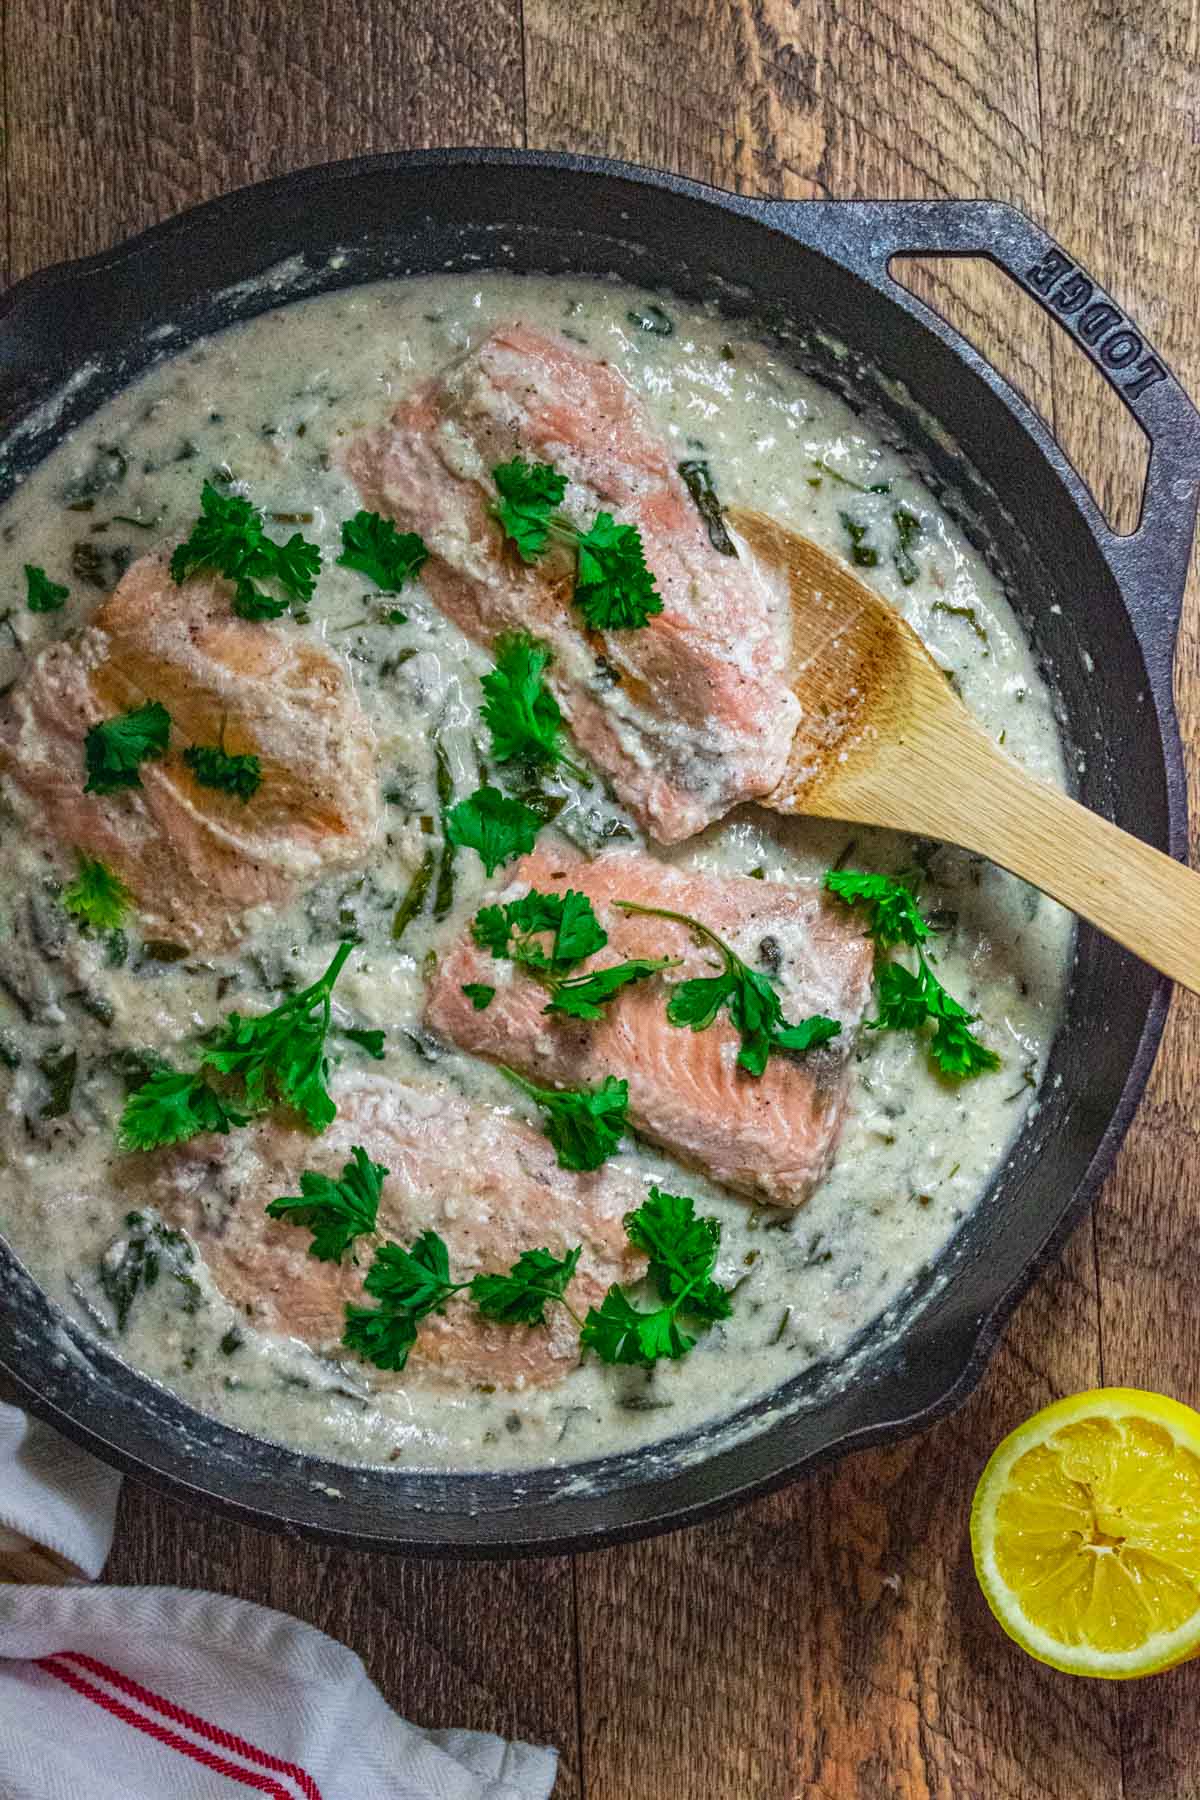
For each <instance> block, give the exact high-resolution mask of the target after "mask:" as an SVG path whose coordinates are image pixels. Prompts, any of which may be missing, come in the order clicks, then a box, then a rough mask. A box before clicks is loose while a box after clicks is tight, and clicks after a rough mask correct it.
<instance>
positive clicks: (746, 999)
mask: <svg viewBox="0 0 1200 1800" xmlns="http://www.w3.org/2000/svg"><path fill="white" fill-rule="evenodd" d="M613 905H614V906H616V907H618V908H619V909H620V911H621V912H625V913H637V914H640V915H641V916H643V917H647V918H654V919H672V920H674V922H675V923H676V924H677V925H686V926H687V928H688V930H689V931H690V932H691V933H692V935H693V936H694V937H696V938H697V939H699V941H700V942H701V943H702V944H708V945H710V946H711V947H712V948H713V949H714V950H716V951H717V953H718V954H719V956H720V958H721V962H722V968H721V970H720V972H719V973H718V974H716V975H699V976H696V977H694V978H693V979H692V980H690V981H681V982H680V983H679V985H678V986H677V987H676V988H675V989H674V991H673V992H672V994H671V998H670V1000H669V1001H668V1003H667V1018H668V1019H669V1020H670V1022H671V1024H672V1025H686V1026H687V1027H688V1028H689V1029H690V1030H692V1031H707V1030H708V1027H709V1026H710V1025H712V1024H713V1023H714V1022H715V1021H716V1018H717V1015H718V1013H720V1011H721V1009H722V1008H725V1009H726V1010H727V1012H728V1014H729V1018H730V1022H731V1023H732V1025H733V1027H734V1029H735V1030H736V1031H737V1033H738V1035H739V1037H740V1038H741V1040H742V1042H741V1048H740V1050H739V1051H738V1059H737V1060H738V1067H739V1068H742V1069H745V1070H746V1072H747V1073H748V1074H750V1075H755V1076H758V1075H761V1074H762V1073H763V1071H764V1069H765V1068H766V1066H767V1060H768V1058H769V1057H770V1055H771V1052H772V1051H773V1050H774V1051H792V1052H800V1051H804V1050H811V1049H813V1048H814V1046H816V1045H817V1044H825V1043H828V1041H829V1039H830V1038H834V1037H837V1036H838V1035H839V1033H840V1032H841V1029H842V1028H841V1025H840V1024H839V1023H838V1021H837V1020H836V1019H828V1018H826V1017H825V1015H824V1013H812V1014H810V1016H809V1017H808V1018H806V1019H801V1020H800V1021H799V1023H798V1024H796V1025H789V1024H788V1023H787V1021H786V1020H785V1019H784V1016H783V1003H782V1001H781V1000H780V997H779V991H778V989H777V988H776V987H775V984H774V983H773V982H772V981H771V979H770V977H769V976H767V975H763V974H760V973H759V971H758V970H757V969H752V968H750V966H749V965H748V964H747V963H745V962H743V961H742V959H741V957H740V956H739V955H738V954H737V952H736V950H732V949H730V947H729V945H728V944H727V943H726V942H725V940H724V939H723V938H720V937H718V936H717V934H716V932H715V931H712V930H711V929H710V928H709V927H708V926H707V925H705V924H703V923H702V921H701V920H699V919H694V918H693V917H692V916H691V915H690V914H689V913H680V912H672V911H671V910H670V909H669V908H667V907H664V906H642V905H640V904H639V903H638V902H637V901H634V900H614V901H613Z"/></svg>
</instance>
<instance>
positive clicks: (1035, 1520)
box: [971, 1388, 1200, 1678]
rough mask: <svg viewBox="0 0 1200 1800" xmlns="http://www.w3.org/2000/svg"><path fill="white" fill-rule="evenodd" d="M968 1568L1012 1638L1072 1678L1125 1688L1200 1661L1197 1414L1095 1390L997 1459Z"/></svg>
mask: <svg viewBox="0 0 1200 1800" xmlns="http://www.w3.org/2000/svg"><path fill="white" fill-rule="evenodd" d="M971 1539H972V1547H973V1550H974V1555H975V1568H976V1572H977V1574H978V1576H979V1580H980V1583H981V1585H982V1587H983V1591H984V1594H985V1595H986V1597H987V1600H988V1604H989V1605H990V1606H991V1608H992V1611H993V1612H994V1613H995V1615H996V1617H997V1618H998V1619H999V1621H1000V1623H1001V1624H1002V1625H1003V1626H1004V1629H1005V1630H1006V1631H1007V1632H1008V1633H1009V1635H1010V1636H1011V1637H1013V1638H1015V1639H1016V1641H1017V1642H1018V1643H1019V1644H1021V1645H1022V1647H1023V1648H1024V1649H1026V1650H1028V1651H1029V1652H1030V1653H1031V1654H1032V1655H1033V1656H1036V1657H1039V1658H1040V1659H1041V1660H1042V1661H1043V1662H1048V1663H1051V1664H1052V1665H1053V1666H1054V1667H1055V1668H1059V1669H1064V1670H1067V1671H1069V1672H1070V1673H1073V1674H1080V1675H1101V1676H1108V1677H1110V1678H1123V1677H1130V1676H1136V1675H1147V1674H1151V1673H1153V1672H1155V1671H1156V1670H1159V1669H1164V1668H1169V1667H1171V1666H1172V1665H1173V1664H1174V1663H1177V1662H1182V1661H1184V1660H1185V1659H1186V1658H1188V1657H1190V1656H1194V1655H1195V1654H1196V1653H1197V1651H1198V1650H1200V1414H1198V1413H1196V1412H1193V1410H1192V1409H1191V1408H1190V1407H1188V1406H1183V1405H1181V1404H1180V1403H1179V1402H1178V1401H1175V1400H1168V1399H1166V1398H1165V1397H1164V1396H1163V1395H1160V1394H1149V1393H1143V1392H1140V1391H1139V1390H1137V1389H1133V1388H1099V1389H1096V1390H1094V1391H1093V1392H1091V1393H1086V1394H1077V1395H1074V1396H1072V1398H1070V1399H1068V1400H1061V1401H1059V1402H1057V1403H1056V1404H1055V1405H1054V1406H1049V1407H1046V1408H1045V1410H1044V1411H1042V1412H1040V1413H1037V1414H1035V1415H1034V1417H1033V1418H1032V1419H1029V1420H1027V1421H1026V1423H1025V1424H1024V1425H1021V1426H1019V1427H1018V1429H1017V1430H1016V1431H1014V1432H1013V1433H1012V1434H1011V1435H1010V1436H1009V1437H1007V1438H1005V1440H1004V1442H1003V1443H1002V1444H1001V1445H1000V1447H999V1448H998V1449H997V1451H996V1453H995V1455H994V1456H993V1457H992V1459H991V1461H990V1462H989V1463H988V1466H987V1468H986V1469H985V1470H984V1473H983V1476H982V1478H981V1479H980V1483H979V1486H978V1488H977V1489H976V1493H975V1503H974V1507H973V1509H972V1515H971Z"/></svg>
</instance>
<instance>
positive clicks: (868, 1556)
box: [525, 0, 1121, 1800]
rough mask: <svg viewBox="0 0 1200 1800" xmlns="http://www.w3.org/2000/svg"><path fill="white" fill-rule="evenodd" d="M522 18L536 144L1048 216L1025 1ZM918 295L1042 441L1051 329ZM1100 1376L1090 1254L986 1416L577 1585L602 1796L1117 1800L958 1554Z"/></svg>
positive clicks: (978, 1402) (963, 278) (1094, 1736)
mask: <svg viewBox="0 0 1200 1800" xmlns="http://www.w3.org/2000/svg"><path fill="white" fill-rule="evenodd" d="M525 21H526V34H527V57H528V78H527V88H528V96H529V114H528V130H529V141H530V142H531V144H536V145H540V146H546V147H555V148H567V149H575V150H591V151H600V150H604V151H607V152H608V153H610V154H617V155H624V156H628V157H631V158H634V159H639V160H644V161H649V162H657V163H660V164H667V165H668V166H671V167H674V168H676V169H679V170H680V171H681V172H684V173H687V174H690V175H693V176H697V177H700V178H703V179H707V180H712V181H716V182H717V183H719V184H721V185H725V186H732V187H735V188H738V189H741V190H745V191H763V192H770V193H774V194H784V195H791V196H795V197H798V198H804V197H809V196H820V195H831V196H835V197H839V198H851V197H855V196H861V195H873V196H887V195H891V194H894V195H906V196H908V195H916V196H922V195H928V196H938V195H944V194H952V193H957V194H962V195H979V196H987V197H991V198H1000V199H1009V200H1011V201H1013V202H1014V203H1016V204H1018V205H1021V206H1024V207H1025V208H1027V209H1028V210H1030V211H1031V212H1033V213H1034V214H1041V213H1042V212H1043V210H1044V197H1043V194H1042V189H1041V144H1040V118H1039V109H1038V87H1037V65H1036V41H1035V18H1034V11H1033V6H1032V4H1020V3H1017V4H1000V5H994V4H974V3H973V0H955V3H954V4H951V5H949V6H935V5H932V4H926V3H925V0H918V4H917V5H915V6H914V5H903V6H902V5H901V4H900V3H899V0H889V3H888V4H885V5H881V6H868V5H865V4H862V3H861V0H857V3H853V4H850V5H848V6H847V5H839V6H837V7H836V8H835V7H834V6H833V5H832V4H830V5H823V4H818V3H816V0H808V3H807V4H804V5H801V6H794V5H786V4H783V3H782V0H704V3H702V4H700V5H699V6H693V5H690V4H686V3H685V0H664V3H662V4H658V5H649V4H633V5H629V4H625V5H618V4H616V3H615V0H572V3H569V4H568V3H567V0H526V7H525ZM910 277H911V280H912V285H913V286H914V288H915V289H916V290H917V291H919V292H921V293H922V295H923V297H925V298H927V299H929V300H930V302H931V303H932V304H933V305H935V306H936V307H938V309H939V310H942V311H943V312H945V313H946V314H947V316H949V317H951V318H952V320H953V322H954V323H956V324H957V325H958V326H959V328H960V329H962V330H964V331H965V333H966V335H968V336H969V337H971V338H972V339H973V340H974V341H975V342H976V343H978V344H979V345H980V347H981V348H982V349H984V350H985V351H986V353H987V354H989V355H990V356H991V357H992V359H993V360H994V361H995V362H996V363H997V364H998V366H999V367H1001V368H1002V369H1003V370H1004V372H1005V373H1006V374H1008V376H1009V378H1010V379H1012V380H1014V381H1015V382H1016V384H1017V385H1018V386H1019V387H1021V388H1022V389H1023V390H1024V391H1025V392H1026V393H1027V394H1028V396H1029V398H1030V399H1031V401H1032V402H1033V404H1035V405H1037V406H1038V407H1039V409H1040V410H1042V411H1043V412H1044V413H1045V414H1046V415H1047V416H1050V415H1052V411H1053V390H1052V385H1051V369H1052V365H1051V360H1050V339H1051V328H1050V327H1049V325H1048V324H1047V322H1046V321H1045V320H1044V319H1042V318H1041V317H1040V316H1039V315H1038V314H1036V313H1034V312H1032V311H1031V310H1028V309H1023V308H1022V307H1020V306H1019V305H1015V304H1014V302H1013V294H1012V289H1011V288H1010V287H1009V285H1008V284H1007V282H1006V281H1005V280H1004V278H1003V277H1001V276H999V275H998V274H997V273H996V272H995V271H994V270H991V269H990V268H988V267H987V266H986V265H982V264H976V263H971V264H969V265H957V264H956V265H946V264H941V265H938V266H936V267H934V268H925V269H923V270H914V271H909V272H908V273H907V274H906V279H907V278H910ZM1099 1368H1100V1364H1099V1350H1098V1316H1097V1294H1096V1284H1095V1263H1094V1249H1093V1242H1092V1233H1091V1230H1090V1229H1089V1228H1085V1230H1084V1231H1082V1232H1081V1233H1080V1234H1079V1235H1078V1236H1077V1237H1076V1239H1075V1241H1074V1243H1073V1244H1072V1245H1071V1246H1070V1248H1069V1250H1068V1253H1067V1255H1066V1257H1065V1258H1064V1260H1063V1262H1062V1264H1061V1265H1060V1266H1059V1267H1058V1268H1057V1269H1056V1270H1053V1271H1051V1272H1050V1273H1049V1274H1048V1275H1047V1276H1046V1277H1045V1278H1044V1280H1043V1281H1042V1282H1041V1283H1040V1284H1039V1285H1038V1286H1037V1287H1036V1288H1035V1290H1034V1291H1033V1293H1032V1294H1031V1295H1030V1297H1029V1299H1028V1300H1027V1301H1026V1303H1025V1304H1024V1306H1023V1307H1022V1309H1021V1310H1020V1312H1019V1314H1018V1316H1017V1318H1016V1320H1015V1321H1014V1324H1013V1326H1012V1328H1011V1330H1010V1333H1009V1336H1008V1339H1007V1341H1006V1343H1005V1345H1004V1347H1003V1348H1002V1350H1001V1351H1000V1353H999V1354H998V1356H997V1357H996V1359H995V1362H994V1364H993V1366H992V1369H991V1371H990V1373H989V1376H988V1378H987V1380H986V1382H985V1383H984V1386H983V1388H982V1389H981V1391H980V1393H979V1395H977V1396H976V1398H975V1399H974V1400H973V1401H972V1403H971V1404H970V1405H969V1407H968V1408H967V1409H966V1410H965V1411H964V1412H962V1413H960V1414H959V1415H958V1416H957V1417H956V1418H955V1419H953V1420H952V1421H949V1422H947V1423H946V1424H944V1425H942V1426H940V1427H939V1428H937V1429H936V1430H935V1431H933V1432H931V1433H930V1434H929V1435H928V1436H927V1437H925V1438H923V1439H922V1440H920V1441H919V1443H917V1444H915V1445H906V1446H901V1447H900V1448H899V1449H897V1450H893V1451H888V1452H881V1453H878V1454H873V1455H866V1456H862V1457H858V1458H855V1459H852V1460H851V1461H850V1462H848V1463H847V1464H845V1465H844V1466H843V1467H841V1468H839V1469H837V1470H834V1471H832V1472H830V1473H827V1474H825V1475H822V1476H821V1477H819V1478H818V1479H817V1480H815V1481H813V1482H811V1483H809V1484H807V1485H805V1486H802V1487H799V1488H796V1489H793V1490H792V1491H791V1492H789V1493H785V1494H783V1495H780V1496H777V1497H775V1498H773V1499H772V1500H769V1501H766V1502H764V1503H762V1504H760V1505H758V1506H755V1507H752V1508H749V1509H747V1510H746V1511H743V1512H742V1513H740V1514H738V1515H737V1516H736V1517H734V1518H731V1519H730V1520H728V1521H720V1522H718V1523H716V1524H714V1525H712V1526H709V1527H706V1528H703V1529H701V1530H699V1531H695V1532H690V1533H687V1534H686V1535H682V1536H678V1537H673V1538H668V1539H665V1540H659V1541H657V1542H655V1543H652V1544H648V1545H643V1546H635V1547H633V1548H630V1549H623V1550H617V1551H612V1552H608V1553H604V1554H602V1555H600V1556H596V1557H591V1558H587V1559H584V1560H583V1561H582V1562H581V1563H580V1565H579V1572H578V1585H579V1596H580V1627H581V1654H582V1667H583V1691H584V1695H585V1716H584V1769H585V1775H586V1786H587V1793H588V1795H589V1800H655V1797H656V1796H658V1795H660V1794H665V1793H671V1794H673V1795H675V1796H677V1797H678V1800H693V1797H695V1800H777V1797H779V1796H783V1795H788V1796H801V1795H803V1796H805V1797H806V1800H807V1797H809V1796H811V1797H812V1800H818V1797H821V1796H829V1797H831V1800H891V1797H892V1796H900V1795H903V1796H904V1797H905V1800H910V1797H911V1800H963V1797H965V1796H967V1795H971V1796H974V1795H976V1794H978V1795H980V1796H982V1795H984V1794H986V1795H988V1796H989V1800H990V1797H991V1796H993V1795H994V1796H1006V1797H1008V1800H1034V1797H1035V1796H1037V1797H1039V1800H1045V1797H1046V1796H1054V1797H1055V1800H1060V1797H1061V1800H1075V1797H1076V1796H1078V1795H1080V1794H1084V1793H1086V1794H1088V1795H1089V1796H1092V1797H1094V1800H1116V1797H1117V1796H1118V1795H1119V1794H1120V1792H1121V1769H1120V1754H1119V1745H1118V1730H1117V1713H1116V1703H1115V1700H1114V1697H1113V1695H1112V1694H1111V1692H1110V1691H1108V1690H1105V1689H1099V1688H1093V1687H1087V1686H1085V1685H1083V1684H1078V1683H1076V1684H1071V1685H1070V1686H1069V1687H1068V1686H1067V1684H1064V1683H1063V1682H1061V1681H1060V1680H1059V1679H1058V1678H1056V1677H1055V1676H1053V1675H1052V1674H1049V1673H1048V1672H1047V1671H1045V1670H1042V1669H1040V1668H1038V1667H1037V1666H1036V1665H1033V1664H1031V1663H1030V1662H1029V1661H1028V1660H1027V1659H1026V1658H1025V1657H1023V1655H1022V1654H1021V1652H1020V1651H1018V1650H1016V1649H1015V1647H1014V1646H1012V1645H1011V1644H1010V1643H1009V1642H1008V1640H1007V1639H1005V1638H1004V1637H1003V1636H1002V1635H1001V1634H1000V1633H999V1632H998V1630H997V1628H996V1627H995V1625H994V1623H993V1622H992V1620H991V1618H990V1615H989V1614H988V1613H987V1609H986V1607H985V1606H984V1603H983V1601H982V1599H981V1598H980V1596H979V1594H978V1591H977V1589H976V1587H975V1584H974V1580H973V1576H972V1575H971V1572H970V1563H969V1552H968V1548H967V1541H966V1523H967V1516H968V1512H969V1506H970V1498H971V1493H972V1490H973V1487H974V1484H975V1481H976V1479H977V1477H978V1474H979V1471H980V1469H981V1467H982V1464H983V1462H984V1461H985V1459H986V1457H987V1455H988V1454H989V1452H990V1450H991V1449H992V1448H993V1447H994V1445H995V1443H996V1442H997V1440H998V1439H999V1438H1000V1437H1001V1436H1002V1435H1003V1434H1004V1433H1005V1432H1006V1431H1007V1430H1009V1429H1011V1427H1012V1426H1013V1425H1015V1424H1016V1423H1017V1422H1018V1420H1020V1419H1021V1418H1023V1417H1025V1416H1027V1414H1028V1413H1029V1412H1031V1411H1032V1410H1033V1409H1034V1408H1035V1407H1036V1406H1038V1405H1041V1404H1044V1403H1045V1402H1047V1401H1048V1400H1050V1399H1052V1398H1054V1397H1056V1396H1057V1395H1059V1394H1061V1393H1064V1392H1070V1391H1072V1390H1073V1389H1078V1388H1080V1387H1087V1386H1090V1385H1094V1384H1095V1383H1096V1381H1097V1380H1098V1379H1099ZM648 1644H652V1646H653V1648H652V1649H651V1650H650V1651H647V1649H646V1646H647V1645H648ZM649 1745H653V1747H654V1756H653V1759H652V1761H651V1760H649V1759H648V1758H647V1754H646V1751H647V1746H649Z"/></svg>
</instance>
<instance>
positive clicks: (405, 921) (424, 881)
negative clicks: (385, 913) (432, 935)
mask: <svg viewBox="0 0 1200 1800" xmlns="http://www.w3.org/2000/svg"><path fill="white" fill-rule="evenodd" d="M436 860H437V859H436V857H435V855H434V852H433V851H432V850H427V851H426V852H425V854H424V856H423V857H422V858H421V860H420V862H419V863H418V864H417V867H416V870H415V871H414V873H413V877H412V880H411V881H410V882H409V884H408V887H407V888H406V889H405V892H404V897H403V898H402V900H401V901H400V904H399V906H398V907H397V908H396V912H395V916H394V918H393V919H392V942H393V943H394V944H398V943H399V942H400V939H401V938H402V937H403V936H404V934H405V932H406V931H407V930H408V928H409V926H410V925H411V924H412V922H413V920H414V919H415V918H416V917H417V915H418V914H419V913H420V911H421V909H422V908H423V907H424V905H425V901H426V899H427V898H428V896H429V886H430V883H431V882H432V880H433V871H434V868H435V866H436Z"/></svg>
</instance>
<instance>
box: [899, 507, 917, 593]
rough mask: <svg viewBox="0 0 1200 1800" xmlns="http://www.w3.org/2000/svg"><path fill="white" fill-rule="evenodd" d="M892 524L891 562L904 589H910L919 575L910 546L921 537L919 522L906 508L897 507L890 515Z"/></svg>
mask: <svg viewBox="0 0 1200 1800" xmlns="http://www.w3.org/2000/svg"><path fill="white" fill-rule="evenodd" d="M892 524H893V525H894V526H895V527H896V548H895V549H894V550H893V551H892V561H893V563H894V564H895V566H896V573H897V575H899V577H900V579H901V581H902V582H903V583H904V585H905V587H911V586H912V584H913V582H914V581H915V580H916V579H917V576H918V575H919V574H920V573H921V571H920V569H919V568H918V567H917V559H916V557H915V556H914V555H913V553H912V545H913V544H914V543H915V542H916V540H917V539H918V538H919V537H920V535H921V521H920V519H918V517H917V515H916V514H915V513H911V512H909V510H908V508H907V506H898V507H897V508H896V510H895V512H894V513H893V514H892Z"/></svg>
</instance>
